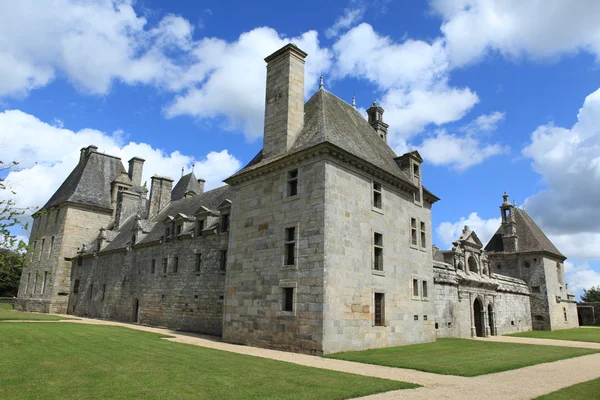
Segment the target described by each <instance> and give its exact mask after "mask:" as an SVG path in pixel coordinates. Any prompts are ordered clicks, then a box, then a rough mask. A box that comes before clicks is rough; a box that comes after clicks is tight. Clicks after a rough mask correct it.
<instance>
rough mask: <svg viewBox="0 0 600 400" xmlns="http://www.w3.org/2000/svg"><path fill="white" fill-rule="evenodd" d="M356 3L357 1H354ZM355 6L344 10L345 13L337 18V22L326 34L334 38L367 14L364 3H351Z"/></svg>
mask: <svg viewBox="0 0 600 400" xmlns="http://www.w3.org/2000/svg"><path fill="white" fill-rule="evenodd" d="M354 3H356V2H354ZM351 5H353V6H355V7H352V6H351V7H348V8H346V9H345V10H344V14H343V15H342V16H341V17H339V18H338V19H336V20H335V23H334V24H333V25H332V26H331V27H330V28H328V29H327V30H326V31H325V36H327V37H328V38H332V37H335V36H337V35H338V34H339V33H340V32H341V31H343V30H346V29H348V28H350V27H351V26H352V25H355V24H356V23H358V22H359V21H360V20H362V18H363V15H364V14H365V9H366V7H365V6H364V4H360V5H358V4H351Z"/></svg>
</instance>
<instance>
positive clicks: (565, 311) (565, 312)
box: [563, 307, 568, 322]
mask: <svg viewBox="0 0 600 400" xmlns="http://www.w3.org/2000/svg"><path fill="white" fill-rule="evenodd" d="M563 314H564V316H565V322H568V319H567V308H566V307H563Z"/></svg>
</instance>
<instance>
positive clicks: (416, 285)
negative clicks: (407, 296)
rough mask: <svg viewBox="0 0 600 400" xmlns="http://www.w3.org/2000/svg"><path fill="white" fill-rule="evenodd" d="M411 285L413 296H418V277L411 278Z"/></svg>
mask: <svg viewBox="0 0 600 400" xmlns="http://www.w3.org/2000/svg"><path fill="white" fill-rule="evenodd" d="M412 283H413V285H412V287H413V293H412V295H413V297H419V280H418V279H413V280H412Z"/></svg>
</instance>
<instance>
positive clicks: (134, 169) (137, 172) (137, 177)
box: [128, 157, 146, 186]
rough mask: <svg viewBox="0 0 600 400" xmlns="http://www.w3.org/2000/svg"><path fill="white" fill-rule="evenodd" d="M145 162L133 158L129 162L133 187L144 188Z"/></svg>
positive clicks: (129, 173) (141, 159)
mask: <svg viewBox="0 0 600 400" xmlns="http://www.w3.org/2000/svg"><path fill="white" fill-rule="evenodd" d="M144 161H146V160H144V159H143V158H139V157H133V158H132V159H131V160H129V172H128V175H129V179H131V183H132V184H133V186H142V172H143V171H144Z"/></svg>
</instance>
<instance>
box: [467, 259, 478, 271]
mask: <svg viewBox="0 0 600 400" xmlns="http://www.w3.org/2000/svg"><path fill="white" fill-rule="evenodd" d="M469 271H471V272H475V273H477V272H479V269H478V268H477V261H475V257H473V256H471V257H469Z"/></svg>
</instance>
